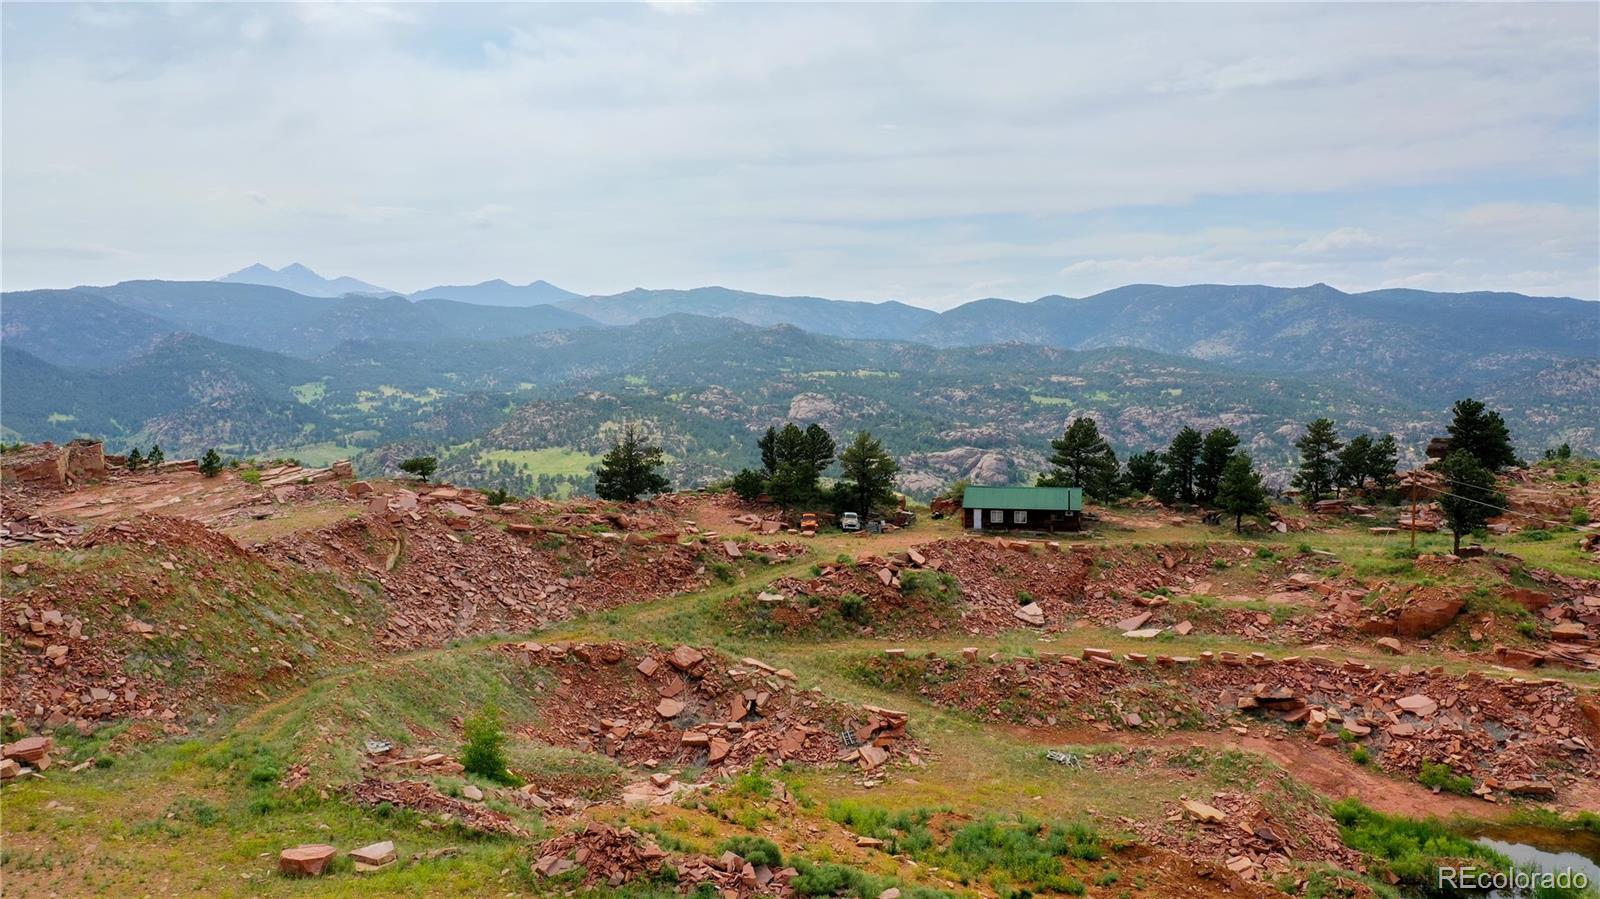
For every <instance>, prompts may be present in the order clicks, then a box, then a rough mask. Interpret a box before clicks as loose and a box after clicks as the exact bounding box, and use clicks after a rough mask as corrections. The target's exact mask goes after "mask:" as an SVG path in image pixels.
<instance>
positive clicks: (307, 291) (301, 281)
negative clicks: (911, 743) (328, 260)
mask: <svg viewBox="0 0 1600 899" xmlns="http://www.w3.org/2000/svg"><path fill="white" fill-rule="evenodd" d="M217 280H218V281H221V282H224V283H227V284H261V285H264V286H266V287H281V288H283V289H284V290H292V291H294V292H295V293H299V294H304V295H305V296H308V297H342V296H344V295H345V294H347V293H364V294H379V295H381V294H391V293H394V291H392V290H389V289H387V288H383V287H379V286H377V285H376V284H368V283H367V282H365V281H359V280H357V279H355V278H349V277H338V278H324V277H322V276H321V275H319V274H317V273H316V272H314V271H312V270H311V269H309V268H306V267H305V266H303V265H301V264H300V263H298V262H291V263H290V264H288V265H286V266H284V267H283V268H280V269H272V268H268V267H267V266H265V265H262V264H261V263H259V262H257V263H256V264H255V265H250V266H246V267H245V268H242V269H239V270H238V271H236V272H232V273H230V274H226V275H223V276H222V277H220V278H218V279H217Z"/></svg>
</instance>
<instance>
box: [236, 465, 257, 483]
mask: <svg viewBox="0 0 1600 899" xmlns="http://www.w3.org/2000/svg"><path fill="white" fill-rule="evenodd" d="M239 480H241V481H244V482H245V483H246V484H259V483H261V472H259V471H257V470H256V469H254V468H246V469H245V470H244V471H241V472H239Z"/></svg>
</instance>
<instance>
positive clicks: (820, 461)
mask: <svg viewBox="0 0 1600 899" xmlns="http://www.w3.org/2000/svg"><path fill="white" fill-rule="evenodd" d="M803 452H804V457H805V460H806V464H808V465H810V466H811V474H812V478H813V479H816V478H821V477H822V473H823V472H825V471H827V470H828V466H830V465H832V464H833V457H834V454H835V453H836V452H838V447H837V446H836V445H834V442H833V436H832V435H831V434H829V433H828V432H827V431H826V430H824V429H823V427H822V425H819V424H816V423H815V422H813V423H812V424H809V425H807V426H806V433H805V443H804V444H803Z"/></svg>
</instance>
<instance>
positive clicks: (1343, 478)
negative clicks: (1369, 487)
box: [1334, 434, 1376, 489]
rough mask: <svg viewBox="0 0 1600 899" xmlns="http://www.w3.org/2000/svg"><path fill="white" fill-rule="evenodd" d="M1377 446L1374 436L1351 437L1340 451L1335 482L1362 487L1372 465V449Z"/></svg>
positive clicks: (1344, 486) (1343, 486) (1341, 484)
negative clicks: (1373, 440)
mask: <svg viewBox="0 0 1600 899" xmlns="http://www.w3.org/2000/svg"><path fill="white" fill-rule="evenodd" d="M1375 446H1376V444H1374V443H1373V442H1372V438H1371V437H1368V436H1367V435H1366V434H1358V435H1356V436H1355V437H1352V438H1350V442H1349V443H1346V444H1345V445H1344V449H1342V450H1340V451H1339V467H1338V472H1337V473H1336V474H1335V475H1334V483H1335V484H1336V485H1337V486H1339V487H1342V488H1350V489H1354V488H1357V487H1360V486H1361V484H1362V482H1364V481H1366V479H1367V470H1368V468H1369V467H1370V466H1371V463H1372V451H1373V449H1374V447H1375Z"/></svg>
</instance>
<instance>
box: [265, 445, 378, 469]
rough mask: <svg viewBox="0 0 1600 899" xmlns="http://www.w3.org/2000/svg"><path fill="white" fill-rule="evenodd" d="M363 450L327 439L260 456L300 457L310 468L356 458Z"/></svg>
mask: <svg viewBox="0 0 1600 899" xmlns="http://www.w3.org/2000/svg"><path fill="white" fill-rule="evenodd" d="M347 439H348V438H347ZM361 452H362V448H361V447H359V446H352V445H349V444H344V443H339V442H338V441H334V440H327V441H323V442H322V443H307V444H302V445H300V446H289V447H282V448H280V449H275V450H271V451H268V452H265V453H261V454H260V457H261V458H263V459H298V460H300V464H301V465H304V466H307V467H310V468H327V467H328V466H329V465H332V464H333V463H335V462H338V461H339V460H341V459H354V458H355V457H356V456H357V455H360V453H361Z"/></svg>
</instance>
